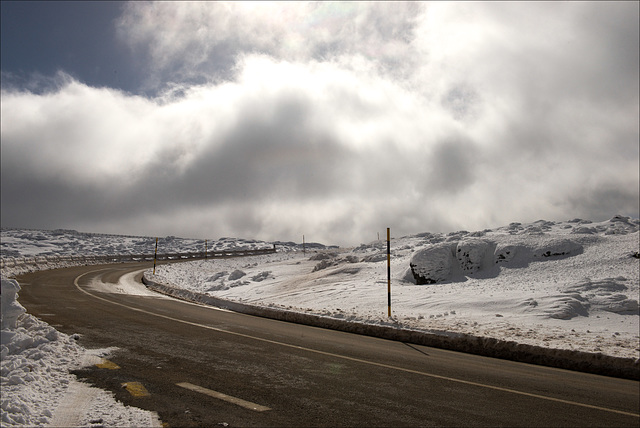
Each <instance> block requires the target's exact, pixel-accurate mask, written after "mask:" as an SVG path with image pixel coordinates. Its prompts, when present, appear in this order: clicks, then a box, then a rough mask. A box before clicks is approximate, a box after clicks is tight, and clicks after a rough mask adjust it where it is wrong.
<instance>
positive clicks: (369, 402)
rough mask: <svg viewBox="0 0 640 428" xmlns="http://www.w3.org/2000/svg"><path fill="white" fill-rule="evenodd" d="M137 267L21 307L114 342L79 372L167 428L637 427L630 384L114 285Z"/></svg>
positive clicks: (98, 340) (65, 328)
mask: <svg viewBox="0 0 640 428" xmlns="http://www.w3.org/2000/svg"><path fill="white" fill-rule="evenodd" d="M144 267H147V268H148V267H150V266H149V264H148V263H147V264H133V263H131V264H120V265H108V266H107V265H105V266H84V267H75V268H67V269H58V270H52V271H43V272H35V273H31V274H26V275H23V276H21V277H19V278H18V281H19V282H20V285H21V287H22V290H21V291H20V300H19V301H20V303H21V304H22V305H23V306H25V307H26V308H27V310H28V311H29V313H31V314H33V315H35V316H37V317H38V318H40V319H42V320H44V321H46V322H48V323H49V324H51V325H53V326H54V327H56V328H57V329H58V330H59V331H62V332H64V333H67V334H73V333H78V334H80V335H81V338H80V344H82V345H83V346H84V347H86V348H106V347H117V348H118V350H117V351H115V352H114V353H113V354H112V355H111V356H110V357H109V361H110V362H112V363H114V364H115V365H117V366H118V367H119V368H113V366H111V367H112V368H109V365H107V366H102V367H97V366H94V367H91V368H87V369H83V370H80V371H78V372H76V374H77V375H78V376H79V377H80V378H83V379H86V380H87V381H89V382H91V383H92V384H94V385H96V386H99V387H101V388H104V389H108V390H111V391H113V392H114V393H115V395H116V398H117V399H118V400H120V401H122V402H123V403H125V404H126V405H131V406H136V407H140V408H143V409H148V410H153V411H156V412H158V414H159V415H160V418H161V420H162V421H163V422H164V423H165V424H167V425H168V426H170V427H174V426H215V425H217V424H225V423H226V424H228V426H231V427H233V426H278V427H280V426H296V427H300V426H332V427H337V426H513V427H515V426H536V427H541V426H549V427H551V426H580V427H587V426H598V427H604V426H612V427H622V426H632V427H637V426H638V424H639V423H640V416H639V414H640V408H639V407H640V404H639V402H640V397H639V395H640V394H639V392H640V386H639V383H638V382H636V381H630V380H623V379H616V378H609V377H603V376H597V375H591V374H583V373H578V372H572V371H566V370H560V369H554V368H548V367H539V366H534V365H529V364H522V363H515V362H510V361H503V360H497V359H491V358H485V357H479V356H475V355H468V354H462V353H456V352H451V351H445V350H440V349H434V348H427V347H423V346H417V345H409V344H405V343H401V342H394V341H388V340H382V339H376V338H372V337H366V336H359V335H355V334H349V333H343V332H337V331H332V330H324V329H319V328H315V327H308V326H303V325H296V324H292V323H286V322H281V321H274V320H269V319H264V318H258V317H253V316H248V315H243V314H237V313H233V312H228V311H223V310H218V309H214V308H208V307H203V306H199V305H194V304H190V303H187V302H182V301H178V300H173V299H168V298H164V297H152V296H136V295H128V294H119V293H117V292H116V291H115V290H116V287H115V284H117V282H118V278H119V277H120V276H122V275H124V274H126V273H129V272H133V271H136V270H140V269H141V268H144ZM138 276H139V275H138ZM95 281H98V283H100V284H103V285H102V286H100V287H96V286H95ZM104 284H106V285H104ZM109 290H112V291H109ZM140 385H141V386H142V387H143V389H141V388H136V386H140ZM125 386H129V388H125ZM145 393H146V394H145Z"/></svg>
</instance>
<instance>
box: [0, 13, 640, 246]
mask: <svg viewBox="0 0 640 428" xmlns="http://www.w3.org/2000/svg"><path fill="white" fill-rule="evenodd" d="M0 5H1V12H2V14H1V15H2V26H1V32H2V34H1V72H2V82H1V83H2V84H1V86H2V97H1V114H2V121H1V145H2V146H1V167H2V169H1V224H2V227H22V228H43V229H56V228H67V229H76V230H80V231H87V232H101V233H116V234H131V235H145V236H167V235H174V236H181V237H189V238H210V239H216V238H220V237H223V236H231V237H238V238H253V239H262V240H266V241H274V240H282V241H289V240H291V241H296V242H301V241H302V236H303V235H304V236H305V240H306V242H312V241H313V242H322V243H324V244H337V245H342V246H350V245H358V244H360V243H363V242H370V241H372V240H375V239H376V238H377V236H378V234H379V235H380V237H383V236H384V234H385V233H386V228H387V227H389V228H391V231H392V236H403V235H407V234H414V233H420V232H444V231H452V230H461V229H462V230H481V229H484V228H492V227H498V226H503V225H506V224H508V223H510V222H512V221H519V222H530V221H535V220H539V219H545V220H567V219H571V218H576V217H578V218H584V219H590V220H593V221H601V220H605V219H608V218H611V217H613V216H614V215H616V214H621V215H625V216H631V217H634V218H637V217H638V216H639V204H640V196H639V195H640V188H639V186H640V185H639V182H640V176H639V174H640V173H639V167H640V153H639V140H640V132H639V119H638V117H639V116H640V111H639V93H640V85H639V74H640V73H639V64H640V60H639V53H638V52H640V42H639V40H640V36H639V19H638V18H639V3H638V2H530V3H527V2H513V3H510V2H486V3H485V2H409V3H401V2H390V3H386V2H354V3H349V2H320V3H303V2H282V3H279V2H255V3H254V2H237V3H223V2H157V3H156V2H137V1H136V2H130V3H128V2H55V1H50V2H35V1H34V2H11V1H2V2H1V3H0Z"/></svg>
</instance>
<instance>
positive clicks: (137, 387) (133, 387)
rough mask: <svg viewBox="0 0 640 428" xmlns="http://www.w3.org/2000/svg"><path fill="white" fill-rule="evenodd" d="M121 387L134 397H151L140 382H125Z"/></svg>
mask: <svg viewBox="0 0 640 428" xmlns="http://www.w3.org/2000/svg"><path fill="white" fill-rule="evenodd" d="M122 386H123V387H124V388H126V389H127V391H129V394H131V395H132V396H134V397H147V396H149V395H151V394H149V391H147V389H146V388H145V387H144V385H142V384H141V383H140V382H127V383H123V384H122Z"/></svg>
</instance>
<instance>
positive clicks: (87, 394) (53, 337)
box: [1, 278, 160, 427]
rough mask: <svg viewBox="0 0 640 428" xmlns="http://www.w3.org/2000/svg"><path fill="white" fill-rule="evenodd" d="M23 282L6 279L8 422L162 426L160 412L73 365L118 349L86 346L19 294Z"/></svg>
mask: <svg viewBox="0 0 640 428" xmlns="http://www.w3.org/2000/svg"><path fill="white" fill-rule="evenodd" d="M18 291H20V286H19V285H18V283H17V282H16V281H15V280H8V279H4V278H3V279H2V345H1V349H2V365H1V383H2V403H1V407H2V426H34V425H48V424H50V425H51V426H65V427H70V426H92V427H97V426H148V427H150V426H158V427H159V426H160V422H159V420H158V417H157V415H156V414H155V413H152V412H148V411H144V410H141V409H138V408H135V407H128V406H124V405H123V404H122V403H120V402H118V401H116V400H115V398H114V396H113V395H112V394H111V393H108V392H106V391H103V390H100V389H97V388H92V387H90V386H88V385H86V384H84V383H81V382H79V381H78V380H77V379H76V378H75V376H74V375H72V374H71V373H70V371H71V370H75V369H79V368H82V367H85V366H87V365H90V364H95V362H96V360H98V361H99V359H100V357H104V356H107V355H108V354H109V352H111V351H113V349H106V350H91V351H88V350H85V349H84V348H82V347H81V346H79V345H78V344H77V343H76V339H77V336H76V335H74V336H69V335H66V334H63V333H60V332H58V331H57V330H55V329H54V328H53V327H51V326H49V325H48V324H47V323H44V322H42V321H40V320H38V319H37V318H35V317H34V316H32V315H29V314H24V312H25V309H24V308H23V307H22V305H20V303H18V302H17V301H16V300H15V297H16V292H18Z"/></svg>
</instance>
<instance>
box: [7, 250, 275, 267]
mask: <svg viewBox="0 0 640 428" xmlns="http://www.w3.org/2000/svg"><path fill="white" fill-rule="evenodd" d="M275 252H276V248H275V246H274V247H273V248H264V249H259V250H242V249H237V250H212V251H206V252H205V251H198V252H195V253H164V254H157V255H156V256H155V258H156V260H160V261H163V260H164V261H168V260H195V259H221V258H229V257H248V256H258V255H262V254H273V253H275ZM153 258H154V255H153V253H151V254H113V255H109V254H108V255H101V256H99V255H89V256H81V255H73V256H35V257H7V258H2V259H0V268H2V269H4V268H5V267H6V268H11V267H16V266H23V265H55V264H65V263H68V264H100V263H127V262H129V263H134V262H143V261H153Z"/></svg>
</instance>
